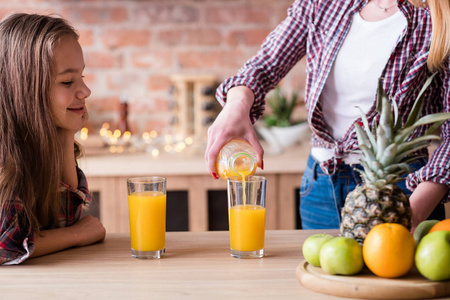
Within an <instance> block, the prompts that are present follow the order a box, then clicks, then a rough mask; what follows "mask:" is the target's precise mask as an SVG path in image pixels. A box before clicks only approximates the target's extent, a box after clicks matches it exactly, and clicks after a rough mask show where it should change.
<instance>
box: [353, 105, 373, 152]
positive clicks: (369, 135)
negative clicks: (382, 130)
mask: <svg viewBox="0 0 450 300" xmlns="http://www.w3.org/2000/svg"><path fill="white" fill-rule="evenodd" d="M357 108H358V109H359V111H360V115H361V121H362V123H363V125H364V131H363V130H362V128H361V126H359V124H358V122H355V128H356V127H358V128H356V134H357V135H358V129H359V130H360V132H359V133H360V134H361V135H363V136H364V137H365V139H363V142H364V144H366V145H368V146H369V145H370V147H369V148H372V149H373V150H374V152H375V153H376V148H377V147H376V146H377V140H376V138H375V134H374V130H370V126H369V121H368V120H367V117H366V115H365V114H364V112H363V111H362V109H361V108H360V107H359V106H357Z"/></svg>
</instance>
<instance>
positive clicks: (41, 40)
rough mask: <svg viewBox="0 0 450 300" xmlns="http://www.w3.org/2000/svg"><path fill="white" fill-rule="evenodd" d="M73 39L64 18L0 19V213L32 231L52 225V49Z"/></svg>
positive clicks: (57, 162) (56, 155) (57, 164)
mask: <svg viewBox="0 0 450 300" xmlns="http://www.w3.org/2000/svg"><path fill="white" fill-rule="evenodd" d="M65 36H73V37H75V38H78V35H77V34H76V32H75V31H74V29H73V28H72V27H71V26H70V25H69V24H67V22H66V21H65V20H64V19H61V18H58V17H51V16H43V15H36V14H13V15H11V16H9V17H7V18H5V19H4V20H2V21H1V22H0V208H1V211H0V216H1V225H2V227H3V226H4V225H6V224H5V222H6V221H5V217H4V214H8V212H9V211H11V210H14V201H16V199H20V200H21V201H22V203H23V206H24V215H23V216H21V217H20V218H19V220H21V222H23V223H24V224H20V226H24V227H25V228H29V229H30V231H32V232H39V230H40V229H43V228H50V227H55V226H57V221H58V213H59V212H60V209H61V199H60V192H59V187H60V181H61V172H62V167H61V166H62V163H63V162H62V160H63V155H62V145H60V143H59V139H58V138H57V135H58V128H57V127H56V125H55V122H54V117H53V114H52V111H51V107H50V87H51V85H52V83H53V81H54V78H55V74H54V67H55V66H54V56H53V49H54V47H55V46H56V45H57V43H58V42H59V41H60V40H61V39H62V38H63V37H65Z"/></svg>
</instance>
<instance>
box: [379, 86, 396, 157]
mask: <svg viewBox="0 0 450 300" xmlns="http://www.w3.org/2000/svg"><path fill="white" fill-rule="evenodd" d="M378 84H379V92H378V98H377V110H378V112H379V113H380V120H379V126H381V128H383V132H384V136H385V137H386V139H387V140H388V141H391V140H392V136H393V130H392V128H393V127H394V124H393V123H394V122H393V119H392V113H391V104H390V103H389V99H388V97H387V96H386V93H385V92H384V90H383V88H382V86H381V80H380V81H379V82H378ZM380 106H381V107H380ZM377 137H378V138H379V135H377ZM378 150H380V149H378Z"/></svg>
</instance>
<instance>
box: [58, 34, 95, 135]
mask: <svg viewBox="0 0 450 300" xmlns="http://www.w3.org/2000/svg"><path fill="white" fill-rule="evenodd" d="M53 55H54V60H55V61H54V62H55V69H54V70H53V72H54V78H55V81H54V82H53V84H52V86H51V88H50V106H51V109H52V113H53V116H54V119H55V124H56V127H59V128H61V129H63V130H64V131H68V132H70V133H71V134H75V133H76V132H77V131H78V130H80V129H81V128H82V127H83V125H84V124H85V123H86V121H87V120H88V112H87V110H86V106H85V102H86V98H87V97H89V95H90V94H91V90H90V89H89V88H88V87H87V86H86V84H85V83H84V81H83V70H84V59H83V51H82V50H81V46H80V44H79V43H78V41H77V40H76V39H75V37H73V36H66V37H63V38H62V39H61V41H60V42H59V43H58V44H57V45H56V46H55V48H54V50H53Z"/></svg>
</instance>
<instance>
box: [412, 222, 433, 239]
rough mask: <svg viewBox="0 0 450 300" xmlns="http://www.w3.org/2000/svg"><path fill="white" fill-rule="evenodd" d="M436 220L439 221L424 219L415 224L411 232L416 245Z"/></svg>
mask: <svg viewBox="0 0 450 300" xmlns="http://www.w3.org/2000/svg"><path fill="white" fill-rule="evenodd" d="M437 222H439V220H425V221H423V222H421V223H419V225H417V227H416V229H415V230H414V233H413V237H414V241H415V242H416V245H419V242H420V240H421V239H422V238H423V237H424V236H425V235H426V234H427V233H428V231H430V229H431V227H433V226H434V224H436V223H437Z"/></svg>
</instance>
